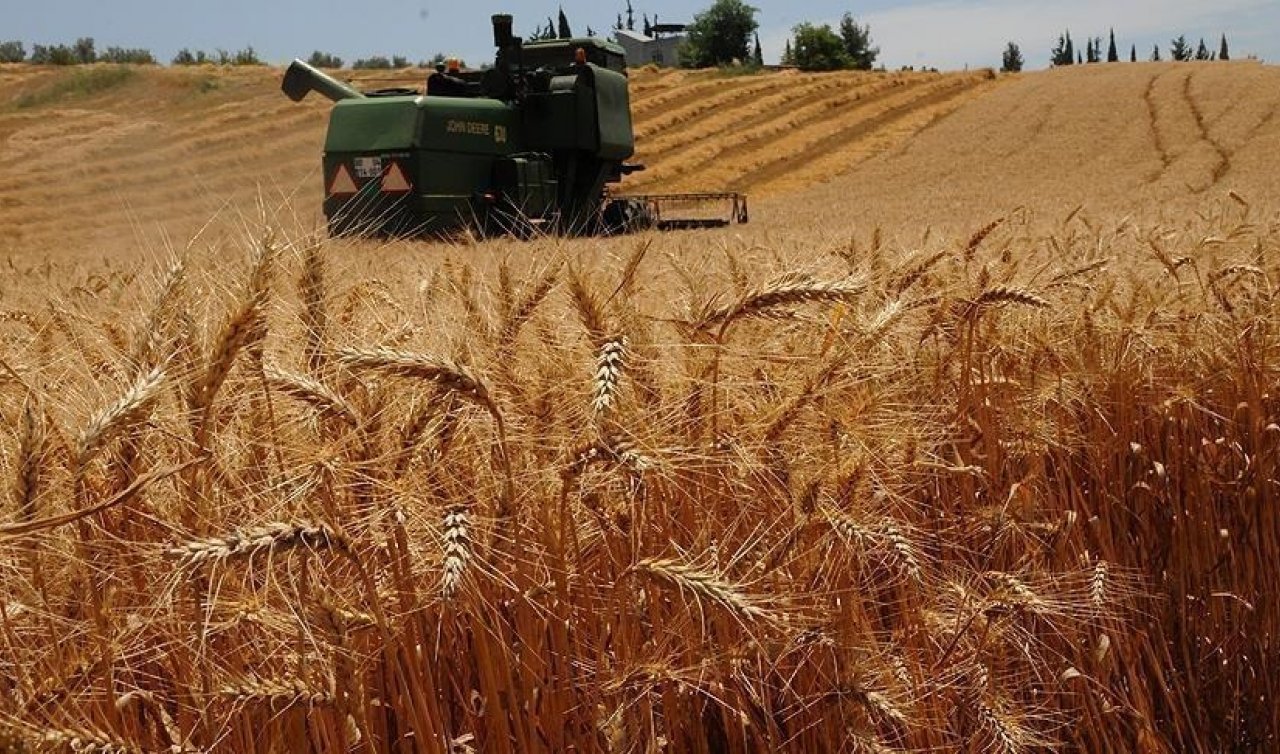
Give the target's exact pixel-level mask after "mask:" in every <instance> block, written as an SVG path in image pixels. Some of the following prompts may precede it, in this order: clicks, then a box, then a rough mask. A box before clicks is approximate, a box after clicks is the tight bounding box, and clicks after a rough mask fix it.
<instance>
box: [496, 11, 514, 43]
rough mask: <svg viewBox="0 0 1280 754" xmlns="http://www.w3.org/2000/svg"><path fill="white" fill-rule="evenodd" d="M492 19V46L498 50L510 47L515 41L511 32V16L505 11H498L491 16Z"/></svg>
mask: <svg viewBox="0 0 1280 754" xmlns="http://www.w3.org/2000/svg"><path fill="white" fill-rule="evenodd" d="M492 20H493V46H494V47H497V48H498V49H499V50H505V49H507V48H508V47H511V46H512V44H513V43H514V42H515V35H514V34H513V33H512V32H511V16H510V15H508V14H506V13H498V14H495V15H494V16H493V17H492Z"/></svg>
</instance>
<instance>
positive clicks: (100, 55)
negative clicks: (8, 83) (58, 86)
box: [0, 37, 156, 65]
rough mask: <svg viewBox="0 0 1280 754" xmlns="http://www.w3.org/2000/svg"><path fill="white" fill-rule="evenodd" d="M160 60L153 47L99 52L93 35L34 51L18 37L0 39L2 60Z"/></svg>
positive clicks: (82, 62) (55, 62)
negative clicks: (1, 40)
mask: <svg viewBox="0 0 1280 754" xmlns="http://www.w3.org/2000/svg"><path fill="white" fill-rule="evenodd" d="M155 62H156V60H155V57H153V56H152V55H151V51H150V50H144V49H141V48H132V47H108V48H107V49H106V50H103V51H101V52H99V51H98V50H97V47H96V45H95V44H94V41H93V37H80V38H79V39H77V40H76V41H75V42H74V43H73V44H69V45H68V44H56V45H32V46H31V54H30V55H28V54H27V48H26V47H25V46H24V45H23V44H22V42H20V41H18V40H10V41H7V42H0V63H31V64H33V65H88V64H89V63H137V64H141V65H150V64H154V63H155Z"/></svg>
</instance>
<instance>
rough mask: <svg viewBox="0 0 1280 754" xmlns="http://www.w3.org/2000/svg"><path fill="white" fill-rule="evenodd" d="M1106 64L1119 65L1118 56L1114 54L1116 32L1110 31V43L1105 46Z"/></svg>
mask: <svg viewBox="0 0 1280 754" xmlns="http://www.w3.org/2000/svg"><path fill="white" fill-rule="evenodd" d="M1107 62H1108V63H1119V62H1120V55H1119V53H1117V52H1116V30H1115V29H1112V30H1111V42H1110V43H1109V44H1108V45H1107Z"/></svg>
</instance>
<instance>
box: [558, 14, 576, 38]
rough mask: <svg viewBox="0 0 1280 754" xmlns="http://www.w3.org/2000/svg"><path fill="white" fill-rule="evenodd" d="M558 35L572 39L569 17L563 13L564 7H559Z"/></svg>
mask: <svg viewBox="0 0 1280 754" xmlns="http://www.w3.org/2000/svg"><path fill="white" fill-rule="evenodd" d="M558 31H559V36H560V38H561V39H573V29H570V28H569V17H568V16H566V15H565V14H564V8H561V9H560V23H559V29H558Z"/></svg>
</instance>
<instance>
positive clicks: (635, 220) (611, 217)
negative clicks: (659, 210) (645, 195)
mask: <svg viewBox="0 0 1280 754" xmlns="http://www.w3.org/2000/svg"><path fill="white" fill-rule="evenodd" d="M653 225H654V217H653V214H652V213H651V212H649V205H647V204H645V203H644V202H642V201H638V200H635V199H613V200H611V201H610V202H609V203H608V204H606V205H604V211H603V212H601V215H600V226H601V228H600V229H601V232H602V233H604V235H606V236H616V235H621V234H623V233H635V232H637V231H641V230H646V229H648V228H652V227H653Z"/></svg>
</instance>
